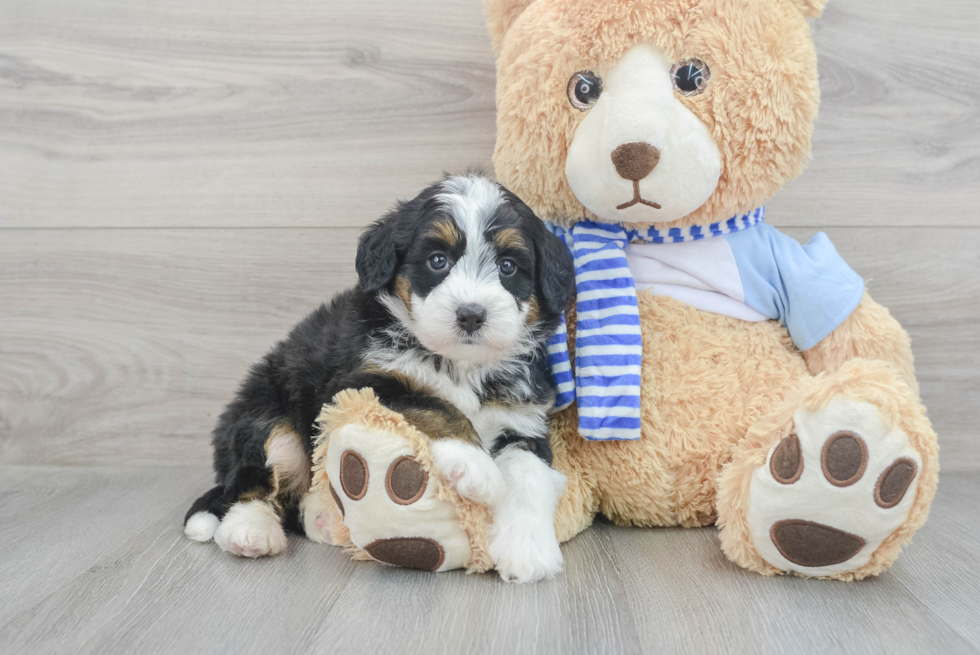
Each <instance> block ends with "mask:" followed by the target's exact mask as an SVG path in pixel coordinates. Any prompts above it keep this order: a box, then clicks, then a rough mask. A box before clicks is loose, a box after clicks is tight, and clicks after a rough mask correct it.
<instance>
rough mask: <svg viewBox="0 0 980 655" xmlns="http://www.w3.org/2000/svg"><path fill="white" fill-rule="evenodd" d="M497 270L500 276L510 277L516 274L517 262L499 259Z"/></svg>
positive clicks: (509, 259)
mask: <svg viewBox="0 0 980 655" xmlns="http://www.w3.org/2000/svg"><path fill="white" fill-rule="evenodd" d="M497 268H498V269H500V274H501V275H503V276H504V277H510V276H511V275H513V274H514V273H516V272H517V262H515V261H514V260H513V259H511V258H509V257H508V258H506V259H501V260H500V264H498V265H497Z"/></svg>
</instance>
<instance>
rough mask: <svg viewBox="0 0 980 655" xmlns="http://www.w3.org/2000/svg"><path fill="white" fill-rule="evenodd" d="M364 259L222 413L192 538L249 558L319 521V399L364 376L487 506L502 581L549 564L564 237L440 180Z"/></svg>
mask: <svg viewBox="0 0 980 655" xmlns="http://www.w3.org/2000/svg"><path fill="white" fill-rule="evenodd" d="M356 268H357V274H358V285H357V286H356V287H355V288H354V289H352V290H350V291H347V292H345V293H342V294H340V295H339V296H337V297H336V298H334V299H333V301H332V302H331V303H330V305H329V306H327V305H322V306H321V307H320V308H319V309H317V310H316V311H314V312H313V313H312V314H310V315H309V316H308V317H307V318H306V319H305V320H303V321H302V322H301V323H300V324H299V325H297V326H296V327H295V328H294V329H293V330H292V332H291V333H290V334H289V336H288V338H287V339H286V340H285V341H282V342H280V343H279V344H278V345H276V346H275V347H274V348H273V350H272V351H271V352H270V353H269V354H268V355H266V356H265V358H264V359H262V360H261V361H260V362H259V363H258V364H256V365H255V366H254V367H253V368H252V370H251V372H250V373H249V375H248V377H247V378H246V379H245V381H244V383H243V384H242V386H241V388H240V390H239V391H238V394H237V396H236V397H235V399H234V400H233V401H232V402H231V404H229V405H228V407H227V408H226V410H225V411H224V413H223V414H222V415H221V417H220V419H219V421H218V425H217V427H216V429H215V431H214V439H213V444H214V469H215V472H216V482H217V486H215V487H214V488H213V489H211V490H210V491H208V492H207V493H206V494H204V495H203V496H201V498H199V499H198V500H197V501H196V502H195V503H194V504H193V506H192V507H191V508H190V510H189V511H188V512H187V516H186V517H185V520H184V531H185V533H186V534H187V536H189V537H190V538H192V539H196V540H198V541H208V540H210V539H212V538H213V539H214V540H215V542H216V543H217V544H218V545H219V546H220V547H221V548H222V549H224V550H226V551H228V552H231V553H234V554H236V555H242V556H245V557H260V556H263V555H275V554H277V553H279V552H281V551H282V550H283V549H284V548H285V547H286V537H285V533H284V530H283V529H284V527H285V528H287V529H293V530H295V531H297V532H303V531H304V527H303V526H312V525H314V522H313V518H314V517H304V516H303V515H302V514H303V511H304V506H305V503H304V502H303V501H304V498H305V497H306V495H307V493H308V490H309V487H310V455H311V452H312V440H313V437H314V420H315V419H316V417H317V415H318V414H319V412H320V408H321V407H322V406H323V404H324V403H329V402H331V399H332V398H333V396H334V395H335V394H336V393H337V392H339V391H341V390H343V389H348V388H354V389H360V388H364V387H371V388H372V389H374V391H375V393H376V394H377V396H378V398H379V400H380V401H381V403H382V404H384V405H385V406H387V407H388V408H390V409H392V410H394V411H398V412H400V413H402V415H403V416H404V417H405V419H406V420H407V421H409V422H410V423H412V424H413V425H415V426H416V427H417V428H419V429H420V430H421V431H422V432H424V433H425V434H427V435H428V436H429V437H430V438H432V439H433V444H432V452H433V456H434V460H435V464H436V467H437V468H438V469H439V471H440V473H441V474H442V476H443V477H444V478H445V479H446V480H447V481H448V482H449V484H450V485H452V486H453V487H454V488H455V489H456V491H458V492H459V494H460V495H462V496H464V497H467V498H470V499H473V500H475V501H478V502H481V503H486V504H488V505H490V507H491V509H492V511H493V517H494V525H493V526H492V528H491V534H490V543H489V550H490V555H491V557H492V558H493V559H494V561H495V564H496V567H497V570H498V572H499V573H500V575H501V577H502V578H503V579H505V580H508V581H520V582H526V581H532V580H538V579H541V578H544V577H550V576H553V575H554V574H555V573H557V572H558V571H560V570H561V565H562V558H561V551H560V550H559V548H558V543H557V539H556V537H555V530H554V514H555V508H556V506H557V503H558V499H559V497H560V495H561V493H562V491H563V490H564V485H565V478H564V476H563V475H561V474H560V473H558V472H557V471H554V470H553V469H552V468H551V467H550V464H551V449H550V447H549V444H548V429H547V423H546V413H547V412H548V411H549V410H550V409H551V407H552V406H553V404H554V399H555V390H554V387H553V385H552V382H551V377H550V374H549V371H548V367H547V353H546V350H545V346H544V343H545V341H546V339H547V338H548V337H549V336H550V335H551V334H552V332H553V331H554V330H555V328H556V326H557V324H558V322H559V317H560V315H561V312H562V311H563V310H564V308H565V305H566V304H567V302H568V300H569V298H570V297H571V295H572V294H573V292H574V271H573V266H572V260H571V257H570V255H569V254H568V251H567V250H566V248H565V246H564V245H563V244H562V243H561V241H560V240H559V239H558V238H557V237H555V236H554V235H552V234H550V233H549V232H548V231H547V230H546V229H545V227H544V225H543V224H542V223H541V221H540V220H538V218H537V217H536V216H535V215H534V213H533V212H532V211H531V210H530V209H529V208H528V207H527V205H525V204H524V203H523V202H521V201H520V199H518V198H517V197H516V196H515V195H514V194H512V193H510V192H509V191H507V190H506V189H504V188H503V187H501V186H500V185H499V184H496V183H494V182H491V181H489V180H487V179H486V178H483V177H480V176H477V175H468V176H459V177H447V178H446V179H444V180H443V181H441V182H438V183H436V184H434V185H432V186H430V187H428V188H427V189H425V190H424V191H422V193H421V194H419V195H418V196H417V197H416V198H415V199H414V200H411V201H409V202H404V203H401V204H399V205H398V206H397V207H396V208H395V209H394V210H393V211H391V212H390V213H389V214H388V215H386V216H385V217H384V218H382V219H381V220H379V221H378V222H377V223H375V224H374V225H373V226H372V227H370V228H369V229H368V230H367V231H366V232H365V233H364V235H363V236H362V237H361V240H360V243H359V245H358V249H357V257H356ZM313 505H314V503H310V506H311V507H312V506H313Z"/></svg>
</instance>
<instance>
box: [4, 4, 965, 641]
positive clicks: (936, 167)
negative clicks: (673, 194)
mask: <svg viewBox="0 0 980 655" xmlns="http://www.w3.org/2000/svg"><path fill="white" fill-rule="evenodd" d="M814 34H815V38H816V41H817V47H818V50H819V54H820V70H821V78H822V86H823V93H824V101H823V106H822V108H821V115H820V118H819V120H818V124H817V131H816V134H815V137H814V162H813V164H812V165H811V167H810V169H809V171H808V172H807V173H806V174H804V175H803V176H802V177H801V178H800V179H799V180H797V181H796V182H794V183H792V184H791V185H789V186H788V187H787V188H786V189H784V190H783V191H782V192H781V193H780V194H779V196H778V197H776V198H774V199H773V201H772V202H771V203H769V205H768V213H767V219H768V220H769V221H770V222H772V223H773V224H774V225H777V226H779V227H781V228H784V229H785V230H786V231H787V232H788V233H789V234H791V235H793V236H794V237H797V238H800V239H808V238H809V237H810V236H811V235H812V234H813V233H814V232H816V231H819V230H824V231H826V232H827V233H828V234H829V235H830V237H831V239H832V240H833V241H834V243H835V244H836V245H837V247H838V249H839V250H840V251H841V252H842V254H843V255H844V256H845V258H846V259H847V260H848V261H849V262H850V263H851V265H852V266H853V267H854V268H855V269H856V270H857V271H858V272H859V273H861V274H862V275H863V276H864V277H865V279H866V280H867V281H868V287H869V289H870V291H871V293H872V295H874V297H875V298H876V299H877V300H879V301H881V302H882V303H883V304H885V305H886V306H888V307H889V308H890V309H891V310H892V312H893V314H894V315H895V316H896V317H897V318H898V319H899V320H900V321H902V323H903V324H904V325H905V326H906V327H907V328H908V330H909V332H910V333H911V335H912V339H913V348H914V350H915V353H916V358H917V366H918V371H919V379H920V381H921V383H922V393H923V399H924V401H925V403H926V405H927V406H928V407H929V410H930V416H931V418H932V420H933V423H934V425H935V427H936V430H937V432H938V433H939V435H940V442H941V447H942V454H941V461H942V467H943V473H942V476H941V482H940V490H939V494H938V496H937V498H936V501H935V504H934V506H933V513H932V516H931V518H930V520H929V522H928V523H927V524H926V526H925V527H924V528H923V529H922V530H921V531H920V532H919V534H918V535H917V537H916V539H915V541H914V543H913V544H912V545H911V546H910V547H909V548H908V550H907V552H906V553H905V554H904V555H903V556H902V558H900V559H899V561H898V563H897V564H896V565H895V566H894V567H892V568H891V569H890V570H888V571H887V572H886V573H885V574H884V575H882V576H881V577H880V578H877V579H874V580H868V581H864V582H861V583H852V584H844V583H832V582H819V581H808V580H801V579H795V578H780V579H770V578H762V577H760V576H756V575H753V574H749V573H746V572H744V571H742V570H740V569H737V568H736V567H734V566H732V565H731V564H730V563H728V562H727V560H725V558H724V557H723V556H722V554H721V552H720V550H719V547H718V539H717V535H716V533H715V531H714V530H713V529H704V530H679V529H678V530H639V529H621V528H615V527H613V526H611V525H609V524H600V525H597V526H596V527H595V528H593V529H591V530H589V531H587V532H585V533H583V534H582V535H580V536H579V537H577V538H576V539H574V540H573V541H572V542H570V543H569V544H567V545H566V546H565V547H564V552H565V557H566V571H565V572H564V574H563V575H562V576H561V577H559V578H558V579H557V580H554V581H551V582H546V583H541V584H537V585H533V586H522V587H514V586H508V585H504V584H502V583H500V582H499V581H498V580H497V579H496V578H494V577H492V576H489V575H488V576H465V575H463V574H461V573H458V572H456V573H448V574H440V575H432V574H422V573H417V572H411V571H404V570H395V569H390V568H384V567H381V566H379V565H375V564H370V563H358V564H355V563H353V562H351V561H350V560H349V559H348V558H347V557H346V556H345V555H344V554H343V553H342V552H340V551H339V550H338V549H334V548H330V547H324V546H316V545H314V544H312V543H309V542H306V541H304V540H302V539H298V538H294V539H292V540H291V541H290V547H289V550H288V552H287V553H286V554H285V555H284V556H282V557H279V558H275V559H269V560H264V561H242V560H238V559H235V558H233V557H231V556H228V555H225V554H223V553H220V552H219V551H218V550H217V549H216V548H215V547H214V546H213V545H201V544H197V543H193V542H190V541H188V540H186V539H185V538H184V537H183V536H182V533H181V529H180V522H181V518H182V516H183V513H184V511H185V509H186V508H187V506H188V504H189V502H190V501H191V499H193V498H194V497H195V496H196V495H197V494H198V493H200V492H201V491H203V490H204V489H205V488H207V487H208V486H209V482H210V473H209V471H208V462H209V457H210V453H209V445H208V432H209V431H210V429H211V427H212V425H213V423H214V420H215V417H216V415H217V413H218V412H220V411H221V408H222V405H223V404H224V403H225V402H227V400H228V399H229V397H230V395H231V393H232V392H233V390H234V388H235V386H236V384H237V382H238V381H239V380H240V379H241V377H242V375H243V374H244V373H245V371H246V370H247V367H248V365H249V364H250V363H251V362H252V361H254V360H255V359H256V358H257V357H259V356H260V355H261V354H262V353H263V352H264V351H265V350H266V349H267V348H268V347H269V346H270V345H271V344H272V343H273V342H274V341H275V340H276V339H278V338H281V337H282V336H283V335H284V334H285V332H286V330H287V329H288V328H289V327H290V326H291V325H292V324H293V323H295V322H296V321H297V320H298V319H299V318H301V317H302V316H303V315H304V314H305V313H306V312H308V311H309V310H310V309H312V308H313V307H314V306H315V305H316V304H318V303H319V302H321V301H322V300H324V299H326V298H329V297H330V296H331V295H332V294H333V293H335V292H336V291H338V290H339V289H341V288H343V287H345V286H347V285H349V284H351V283H352V282H353V280H354V275H353V267H352V264H353V249H354V244H355V241H356V238H357V234H358V231H359V230H360V228H362V227H363V226H364V225H366V224H367V223H368V222H369V221H371V220H373V219H375V218H376V217H377V216H378V215H379V214H380V213H381V212H382V211H384V209H385V208H387V207H388V206H390V205H391V204H392V202H393V201H394V200H395V199H396V198H400V197H406V196H410V195H413V194H414V193H415V192H416V191H417V190H418V189H419V188H421V186H422V185H424V184H425V183H426V182H428V181H430V180H432V179H434V178H436V177H438V176H439V175H440V173H441V172H442V171H443V170H450V171H459V170H463V169H465V168H467V167H470V166H473V165H478V166H479V165H482V166H485V167H487V168H488V170H492V169H491V168H490V155H491V153H492V149H493V141H494V99H493V91H494V66H493V57H492V53H491V49H490V44H489V39H488V38H487V36H486V33H485V26H484V22H483V18H482V15H481V6H480V2H479V0H441V1H437V0H358V1H357V2H340V1H339V0H234V1H231V0H168V1H167V2H150V1H148V0H136V1H134V0H31V1H30V2H24V1H23V0H0V652H2V653H4V654H6V653H17V654H20V653H52V652H59V653H60V652H73V653H75V652H84V653H127V654H128V653H144V652H145V653H157V652H172V653H189V652H207V653H225V652H227V653H236V654H240V653H250V652H262V653H269V652H289V653H297V654H298V653H305V652H323V653H333V652H336V653H380V652H387V651H392V652H394V651H397V652H401V653H419V652H425V653H458V652H493V653H515V652H541V653H552V652H554V653H559V652H560V653H571V652H651V653H676V652H706V653H711V652H721V651H729V652H746V653H757V652H760V653H780V654H781V655H785V654H786V653H796V652H807V651H809V652H823V651H845V652H854V653H868V652H888V653H904V652H908V653H921V652H929V651H931V652H941V653H959V652H977V651H978V650H980V565H978V563H977V557H978V553H980V550H978V547H977V544H978V543H980V527H978V526H980V503H978V502H977V498H978V497H980V438H978V431H977V427H976V426H977V425H978V423H980V254H978V253H980V210H978V206H980V37H978V35H980V4H978V3H976V2H974V1H973V0H945V1H944V2H933V3H930V4H929V5H928V7H925V6H924V5H923V4H922V3H920V2H914V1H913V0H846V1H845V0H831V2H830V4H829V6H828V8H827V12H826V14H825V16H824V18H823V19H821V20H820V21H818V22H816V23H815V24H814Z"/></svg>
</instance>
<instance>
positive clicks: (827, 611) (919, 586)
mask: <svg viewBox="0 0 980 655" xmlns="http://www.w3.org/2000/svg"><path fill="white" fill-rule="evenodd" d="M52 474H54V475H55V479H54V481H52ZM208 478H209V475H208V472H207V471H206V470H204V469H202V468H200V467H169V468H161V467H155V468H154V467H147V468H135V469H131V470H129V471H128V472H126V473H120V472H118V471H114V470H111V469H105V468H102V469H96V468H88V467H78V468H62V467H55V468H45V467H26V466H16V467H2V468H0V481H2V482H0V511H4V512H5V514H4V516H5V518H7V517H8V516H9V519H8V520H7V521H5V522H4V527H5V528H6V529H4V530H2V531H0V549H3V552H5V553H10V554H11V555H12V556H13V558H12V559H11V561H12V562H15V563H16V564H15V565H11V566H8V567H5V568H4V569H3V579H4V581H5V582H6V581H8V580H11V576H12V575H13V576H15V577H14V578H13V580H14V582H18V581H21V582H18V584H17V585H16V586H13V587H9V586H5V592H9V590H11V589H13V591H14V593H5V594H4V596H5V598H4V605H3V612H2V614H0V648H2V649H3V650H4V652H16V653H40V652H78V653H110V652H118V653H189V652H191V653H193V652H202V653H236V654H239V655H245V654H249V653H269V652H289V653H296V654H297V655H300V654H303V653H324V652H337V653H355V654H356V653H365V654H374V653H383V652H403V653H433V654H441V653H446V654H453V653H461V652H467V653H499V654H501V655H505V654H506V655H509V654H511V653H542V654H547V653H572V652H583V653H594V652H609V653H717V652H751V653H763V654H768V653H773V654H779V655H784V654H785V653H787V652H793V653H796V652H841V653H862V654H863V653H890V654H900V653H924V652H942V653H976V652H978V649H980V632H978V630H977V626H980V578H978V576H977V570H976V567H975V566H973V559H974V551H975V547H974V544H975V543H976V540H977V539H978V538H980V534H978V532H977V527H976V526H977V525H980V509H978V506H977V504H976V503H975V502H973V499H974V498H975V497H976V495H977V494H978V493H980V480H978V479H977V477H976V476H975V475H969V474H958V475H955V474H954V475H945V476H944V477H943V480H942V483H941V485H940V489H939V494H938V495H937V497H936V501H935V504H934V506H933V516H932V518H931V519H930V521H929V523H927V524H926V526H925V527H924V528H923V529H922V530H920V532H919V534H918V535H917V536H916V539H915V543H913V544H912V545H911V546H910V547H909V548H908V549H907V552H906V553H905V554H903V556H902V558H900V559H899V561H898V562H897V563H896V564H895V565H894V566H893V567H892V568H891V569H889V570H888V571H887V572H885V574H883V575H882V576H880V577H878V578H874V579H870V580H866V581H863V582H859V583H840V582H833V581H830V582H827V581H812V580H802V579H799V578H792V577H784V578H765V577H762V576H759V575H756V574H753V573H749V572H746V571H743V570H741V569H739V568H737V567H735V566H734V565H732V564H731V563H730V562H728V561H727V560H726V559H725V558H724V556H723V555H722V553H721V550H720V548H719V545H718V539H717V535H716V532H715V530H714V529H713V528H704V529H692V530H685V529H682V528H677V529H649V530H643V529H637V528H618V527H615V526H613V525H611V524H609V523H598V524H597V525H596V526H595V527H594V528H593V529H591V530H589V531H586V532H585V533H583V534H582V535H580V536H578V537H576V538H575V539H573V540H572V541H571V542H569V543H568V544H565V545H564V546H563V552H564V555H565V571H564V573H563V574H562V575H561V576H560V577H558V578H557V579H555V580H552V581H547V582H542V583H539V584H536V585H524V586H514V585H506V584H503V583H501V582H499V581H498V580H497V579H496V577H495V576H493V575H492V574H486V575H473V576H467V575H465V574H464V573H462V572H460V571H456V572H450V573H442V574H430V573H424V572H419V571H409V570H405V569H395V568H390V567H385V566H382V565H379V564H375V563H368V562H353V561H351V560H350V559H349V558H348V557H347V556H346V555H345V554H344V553H343V552H342V550H341V549H339V548H334V547H331V546H323V545H317V544H313V543H312V542H309V541H307V540H305V539H302V538H300V537H296V536H293V537H290V540H289V547H288V549H287V551H286V553H285V554H284V555H282V556H279V557H276V558H271V559H263V560H243V559H238V558H234V557H232V556H230V555H227V554H225V553H223V552H221V551H219V550H218V549H217V547H216V546H214V545H213V544H199V543H196V542H192V541H190V540H188V539H186V538H184V537H183V535H182V534H181V532H180V527H179V526H180V520H181V517H182V513H183V509H182V508H183V506H184V505H185V504H187V503H189V502H190V500H191V498H192V497H193V496H194V494H195V493H197V492H199V491H201V490H203V489H205V488H207V486H208V482H209V480H208ZM179 486H182V487H183V489H182V490H180V489H177V487H179ZM55 487H59V488H61V489H68V488H70V487H76V488H78V489H80V490H81V493H80V495H81V497H82V498H83V500H81V501H80V502H79V503H78V504H72V503H68V504H67V506H66V502H65V501H66V498H65V496H64V495H60V494H59V493H58V492H54V493H53V492H52V491H51V490H52V489H53V488H55ZM140 494H143V495H142V496H140ZM154 494H156V496H157V498H158V500H157V501H155V502H154V501H153V500H152V498H151V497H152V496H153V495H154ZM164 494H166V498H167V502H163V501H161V500H159V498H160V497H162V496H163V495H164ZM24 497H30V498H33V501H32V503H31V505H30V507H29V508H28V507H24V508H23V511H20V512H15V513H13V514H7V511H8V510H9V507H10V505H11V504H14V505H18V504H21V503H20V500H21V499H23V498H24ZM121 498H122V499H124V500H120V499H121ZM147 501H149V502H147ZM175 501H176V502H175ZM85 504H91V505H101V506H103V507H105V509H106V510H107V511H105V512H104V516H105V518H104V519H102V520H103V523H102V524H101V525H95V524H87V523H86V522H84V521H81V520H74V521H72V520H69V521H63V522H62V523H61V524H60V525H55V524H52V525H51V526H50V527H48V528H45V527H43V525H42V520H41V518H40V517H51V516H53V515H56V514H57V515H59V516H60V515H62V512H63V511H64V510H67V512H68V513H67V514H66V516H68V517H69V518H75V519H81V518H82V517H84V518H85V519H87V520H89V521H92V520H93V519H95V521H96V522H97V521H98V520H99V519H96V518H95V515H93V514H92V513H91V512H90V511H84V510H85V508H84V507H83V505H85ZM127 505H128V506H131V507H132V508H133V509H135V508H137V507H142V509H143V511H142V516H141V517H140V519H139V520H132V517H131V516H129V515H128V514H127V512H126V511H119V510H120V508H121V507H124V506H127ZM107 526H109V527H108V529H106V528H107ZM39 529H40V532H41V534H42V535H44V537H45V538H44V540H43V542H42V543H43V544H44V545H43V546H42V547H40V548H38V547H36V546H37V543H38V542H37V541H36V540H35V539H30V538H28V537H29V535H30V534H32V533H34V534H36V532H37V531H38V530H39ZM56 531H57V535H58V536H60V541H59V539H58V538H56V536H55V534H56ZM64 543H70V544H71V546H72V553H71V554H72V556H71V557H65V555H64V553H63V552H61V551H59V549H58V548H57V546H59V545H62V544H64ZM25 546H30V547H25ZM15 568H16V569H21V570H14V569H15ZM12 571H13V573H12ZM45 571H50V573H48V574H45V573H43V572H45ZM39 580H40V581H41V584H40V585H38V584H37V582H38V581H39ZM28 581H29V582H30V583H31V584H27V585H26V586H24V585H23V584H22V583H26V582H28Z"/></svg>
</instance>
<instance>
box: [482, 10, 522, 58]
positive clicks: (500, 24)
mask: <svg viewBox="0 0 980 655" xmlns="http://www.w3.org/2000/svg"><path fill="white" fill-rule="evenodd" d="M532 2H534V0H483V7H484V9H485V10H486V12H487V26H488V27H489V28H490V38H491V39H493V50H494V52H496V53H497V54H500V47H501V45H502V44H503V42H504V35H505V34H507V30H509V29H510V26H511V25H512V24H513V22H514V21H515V20H516V19H517V17H518V16H520V15H521V12H522V11H524V10H525V9H527V7H528V5H530V4H531V3H532Z"/></svg>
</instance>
